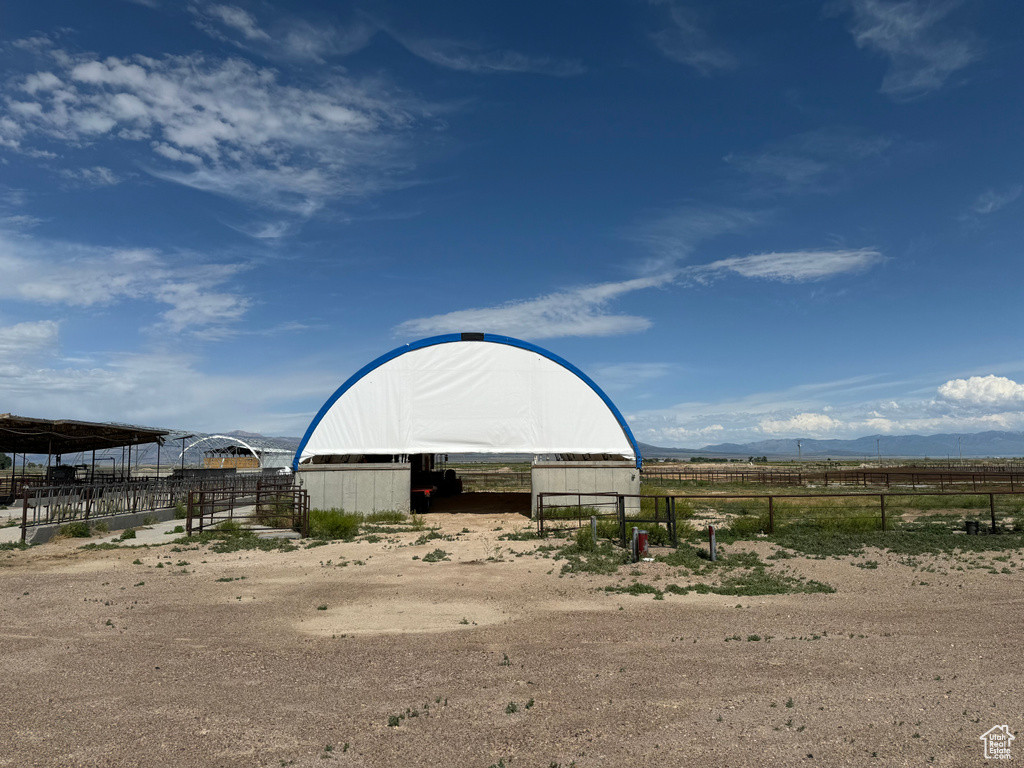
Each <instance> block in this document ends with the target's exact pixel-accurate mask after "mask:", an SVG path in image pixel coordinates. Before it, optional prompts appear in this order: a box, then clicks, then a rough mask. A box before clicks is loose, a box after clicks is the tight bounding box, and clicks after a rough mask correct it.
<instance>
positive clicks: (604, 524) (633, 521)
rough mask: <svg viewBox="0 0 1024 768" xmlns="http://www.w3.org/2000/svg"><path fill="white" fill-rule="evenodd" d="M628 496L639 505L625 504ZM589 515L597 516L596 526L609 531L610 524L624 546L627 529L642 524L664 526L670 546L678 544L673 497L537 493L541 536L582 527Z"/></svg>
mask: <svg viewBox="0 0 1024 768" xmlns="http://www.w3.org/2000/svg"><path fill="white" fill-rule="evenodd" d="M627 499H636V500H638V502H639V504H627ZM628 507H632V508H633V509H632V511H628V512H627V508H628ZM637 507H638V508H639V509H637ZM591 518H596V520H597V521H598V526H599V528H604V529H605V530H608V526H609V525H612V526H613V527H614V528H615V529H616V531H617V534H616V535H617V538H618V540H619V543H620V544H621V545H622V546H623V547H625V546H626V545H627V541H628V539H629V533H628V531H629V528H631V527H635V526H639V525H645V524H646V525H655V526H659V527H660V526H664V527H665V530H666V533H667V535H668V540H669V541H670V542H671V544H672V546H678V545H679V534H678V531H677V529H676V497H674V496H644V495H641V494H615V493H599V494H592V493H591V494H582V493H554V492H549V493H538V494H537V533H538V534H540V535H541V536H544V535H547V534H548V533H550V532H552V531H563V530H566V529H570V530H571V529H573V528H582V527H583V526H585V525H590V524H591V523H590V519H591Z"/></svg>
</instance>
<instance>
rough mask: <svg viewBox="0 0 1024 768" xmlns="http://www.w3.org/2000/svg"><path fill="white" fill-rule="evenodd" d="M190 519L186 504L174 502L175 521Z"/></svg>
mask: <svg viewBox="0 0 1024 768" xmlns="http://www.w3.org/2000/svg"><path fill="white" fill-rule="evenodd" d="M186 517H188V510H187V509H186V508H185V503H184V502H182V501H176V502H174V519H175V520H184V519H185V518H186Z"/></svg>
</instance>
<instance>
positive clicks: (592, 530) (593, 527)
mask: <svg viewBox="0 0 1024 768" xmlns="http://www.w3.org/2000/svg"><path fill="white" fill-rule="evenodd" d="M590 535H591V538H593V540H594V546H595V547H596V546H597V518H596V517H595V516H594V515H591V516H590Z"/></svg>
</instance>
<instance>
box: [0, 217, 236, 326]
mask: <svg viewBox="0 0 1024 768" xmlns="http://www.w3.org/2000/svg"><path fill="white" fill-rule="evenodd" d="M242 269H244V267H243V266H242V265H239V264H208V263H205V264H204V263H181V264H173V263H171V259H169V258H168V257H167V256H165V255H162V254H160V253H158V252H156V251H151V250H143V249H137V250H129V249H114V248H98V247H92V246H82V245H76V244H71V243H62V242H57V241H39V240H36V241H29V240H24V239H21V238H16V237H11V236H8V235H5V234H4V233H2V232H0V274H3V275H4V277H5V279H4V280H3V281H0V299H16V300H19V301H23V302H30V303H36V304H57V305H64V306H69V307H81V308H90V307H101V306H108V305H112V304H115V303H117V302H121V301H126V300H149V301H155V302H157V303H158V304H160V305H164V306H165V307H168V308H167V309H165V310H164V312H163V313H162V315H160V317H161V318H162V323H160V324H159V325H161V326H162V327H164V328H166V329H168V330H171V331H182V330H186V329H189V330H195V329H203V328H209V327H211V326H225V325H228V324H230V323H233V322H235V321H237V320H238V319H240V318H241V317H242V315H244V314H245V312H246V310H247V309H248V307H249V303H250V302H249V300H248V299H247V298H245V297H244V296H240V295H238V294H235V293H228V292H222V291H218V290H215V289H216V287H217V286H219V285H220V284H222V283H224V282H226V281H228V280H229V279H231V278H232V277H234V276H235V275H236V274H238V273H239V272H240V271H241V270H242Z"/></svg>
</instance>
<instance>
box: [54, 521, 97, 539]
mask: <svg viewBox="0 0 1024 768" xmlns="http://www.w3.org/2000/svg"><path fill="white" fill-rule="evenodd" d="M60 535H61V536H67V537H69V538H72V539H88V538H89V537H90V536H92V529H91V528H90V527H89V524H88V523H87V522H85V521H84V520H82V521H78V522H74V523H68V524H67V525H62V526H61V527H60Z"/></svg>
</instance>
